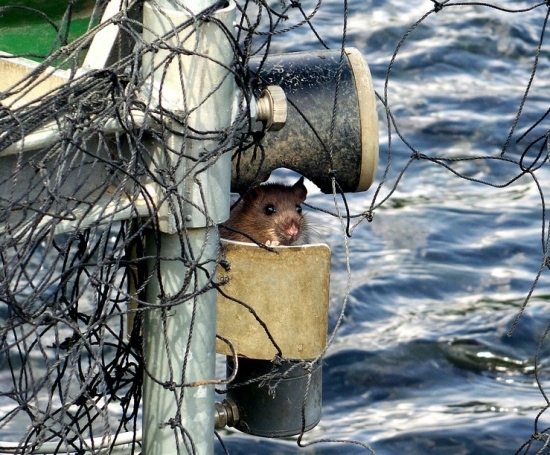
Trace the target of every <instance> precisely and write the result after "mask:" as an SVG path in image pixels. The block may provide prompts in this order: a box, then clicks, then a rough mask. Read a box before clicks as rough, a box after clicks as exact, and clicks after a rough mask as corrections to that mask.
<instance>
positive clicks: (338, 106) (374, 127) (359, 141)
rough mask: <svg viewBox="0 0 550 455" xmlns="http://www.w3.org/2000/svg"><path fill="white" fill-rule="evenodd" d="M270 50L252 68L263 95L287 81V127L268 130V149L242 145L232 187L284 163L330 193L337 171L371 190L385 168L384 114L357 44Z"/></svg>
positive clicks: (350, 185) (349, 185)
mask: <svg viewBox="0 0 550 455" xmlns="http://www.w3.org/2000/svg"><path fill="white" fill-rule="evenodd" d="M342 57H343V58H341V52H340V50H327V51H319V52H297V53H291V54H281V55H274V56H269V58H268V60H267V61H265V62H263V63H262V64H261V66H260V61H258V60H253V61H252V62H251V63H250V69H251V70H252V72H253V73H255V74H256V76H257V78H258V80H257V84H258V93H261V92H262V90H263V89H264V88H265V87H267V86H268V85H278V86H280V87H281V88H282V89H283V90H284V92H285V95H286V97H287V100H288V117H287V121H286V125H285V126H284V128H282V129H281V130H279V131H269V132H266V134H265V136H264V137H263V138H262V139H261V142H260V143H261V145H262V147H250V143H249V142H248V143H246V144H242V145H241V146H240V147H239V148H238V149H237V150H236V151H234V153H233V159H232V163H233V165H232V185H231V189H232V191H235V192H239V193H242V192H243V191H246V190H247V189H249V188H250V187H251V186H254V185H256V184H259V183H261V182H262V181H265V180H266V179H267V178H268V177H269V174H270V173H271V172H272V171H273V170H274V169H277V168H281V167H285V168H289V169H292V170H294V171H296V172H299V173H300V174H302V175H304V176H306V177H307V178H308V179H310V180H311V181H312V182H314V183H315V184H316V185H317V186H318V187H319V188H320V189H321V191H323V192H324V193H330V192H332V182H331V176H335V178H336V180H337V182H338V184H339V186H340V188H341V190H342V191H344V192H348V191H349V192H355V191H365V190H366V189H368V188H369V187H370V185H371V184H372V182H373V180H374V178H375V176H376V170H377V167H378V116H377V112H376V102H375V97H374V89H373V87H372V81H371V76H370V71H369V69H368V66H367V64H366V62H365V61H364V59H363V57H362V56H361V54H360V53H359V51H357V50H356V49H353V48H350V49H346V51H345V52H344V54H343V55H342Z"/></svg>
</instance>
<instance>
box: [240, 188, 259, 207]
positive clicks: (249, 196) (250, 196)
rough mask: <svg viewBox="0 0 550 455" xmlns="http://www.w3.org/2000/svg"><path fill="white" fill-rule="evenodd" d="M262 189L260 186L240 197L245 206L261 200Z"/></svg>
mask: <svg viewBox="0 0 550 455" xmlns="http://www.w3.org/2000/svg"><path fill="white" fill-rule="evenodd" d="M262 193H263V189H262V187H261V186H260V185H258V186H255V187H254V188H250V189H249V190H248V191H247V192H246V193H244V195H242V198H243V201H244V203H245V204H246V205H250V204H252V203H253V202H254V201H256V200H259V199H262Z"/></svg>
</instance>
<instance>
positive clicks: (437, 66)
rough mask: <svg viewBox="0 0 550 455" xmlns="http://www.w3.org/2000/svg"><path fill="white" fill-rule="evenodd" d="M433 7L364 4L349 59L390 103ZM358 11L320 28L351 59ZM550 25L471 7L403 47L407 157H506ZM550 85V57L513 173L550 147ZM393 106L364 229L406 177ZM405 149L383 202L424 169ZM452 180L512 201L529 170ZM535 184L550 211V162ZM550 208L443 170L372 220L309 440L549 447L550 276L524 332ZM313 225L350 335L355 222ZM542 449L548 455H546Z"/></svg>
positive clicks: (305, 38)
mask: <svg viewBox="0 0 550 455" xmlns="http://www.w3.org/2000/svg"><path fill="white" fill-rule="evenodd" d="M301 4H302V7H303V9H304V11H306V13H308V12H310V11H311V10H312V8H313V2H302V3H301ZM494 4H495V5H499V6H502V7H506V8H510V9H521V8H526V7H528V6H532V5H534V3H531V2H516V1H500V2H495V3H494ZM433 6H434V4H433V2H430V1H421V2H404V1H399V0H390V1H378V0H372V1H365V0H354V1H351V2H349V18H348V35H347V45H348V46H354V47H357V48H358V49H359V50H360V51H361V52H362V53H363V55H365V57H366V59H367V61H368V63H369V66H370V70H371V72H372V76H373V79H374V84H375V89H376V90H377V92H378V93H379V94H380V95H382V96H383V94H384V90H385V86H384V83H385V78H386V76H387V74H388V66H389V64H390V62H391V61H392V54H393V53H394V51H395V49H396V46H397V44H398V42H399V41H400V40H401V38H402V37H403V35H404V34H405V33H406V32H407V30H408V29H409V28H410V27H411V26H412V25H413V24H414V23H415V22H417V21H418V20H419V19H420V18H422V17H423V16H424V15H425V14H426V13H427V12H428V11H430V10H431V9H432V8H433ZM342 11H343V10H342V2H340V1H331V2H323V4H322V7H321V12H320V13H319V15H318V16H316V17H315V18H314V19H313V25H314V26H315V28H316V30H317V31H318V33H319V35H320V36H321V37H322V38H323V40H325V42H326V43H327V44H328V45H329V46H330V47H333V48H334V47H336V48H337V47H338V46H339V45H340V38H341V30H342ZM546 13H547V8H546V7H541V8H538V9H536V10H534V11H532V12H527V13H522V14H512V13H507V12H502V11H498V10H497V9H493V8H489V7H484V6H453V7H448V8H445V9H443V10H442V11H440V12H438V13H437V14H431V15H430V16H428V17H427V18H426V19H425V20H424V21H423V22H422V23H421V24H420V25H419V26H418V27H417V28H416V29H415V30H414V31H413V32H412V33H411V35H410V37H409V38H408V39H407V40H406V41H405V42H404V44H403V45H402V47H401V48H400V49H399V52H398V53H397V55H396V58H395V61H394V63H393V66H392V68H391V72H390V77H389V82H388V86H387V93H388V102H389V106H390V108H391V110H392V112H393V114H394V116H395V118H396V122H397V125H398V128H399V131H400V133H401V134H402V135H403V136H404V137H405V138H406V140H407V142H408V143H409V144H410V145H411V146H412V147H413V148H414V149H415V150H417V151H418V152H420V153H422V154H424V155H426V156H429V157H432V158H433V157H438V158H459V157H470V158H474V157H488V156H491V157H497V156H499V155H500V153H501V151H502V149H503V147H504V144H505V143H506V140H507V137H508V135H509V132H510V128H511V127H512V125H513V122H514V119H515V116H516V114H517V112H518V109H519V107H520V103H521V99H522V96H523V94H524V92H525V89H526V87H527V84H528V82H529V78H530V75H531V71H532V67H533V63H534V61H535V55H536V48H537V44H538V41H539V39H540V33H541V30H542V26H543V22H544V16H545V14H546ZM291 23H292V21H291V20H289V23H288V24H285V25H286V26H290V25H291ZM296 34H297V35H298V36H299V39H296V40H293V39H289V37H288V36H285V37H284V39H280V40H279V41H277V40H276V41H275V46H274V48H275V49H276V51H277V52H289V51H297V50H304V49H321V46H320V44H319V43H318V42H317V41H316V39H315V37H314V35H313V34H312V33H311V31H310V30H309V29H307V28H305V27H304V28H302V29H299V30H298V31H296ZM548 76H549V57H548V52H547V50H546V49H545V48H544V47H543V51H542V53H541V55H540V59H539V68H538V70H537V74H536V77H535V79H534V81H533V84H532V87H531V90H530V96H529V97H528V99H527V102H526V103H525V106H524V107H523V112H522V116H521V118H520V120H519V122H518V125H517V128H516V131H515V133H514V136H513V141H511V142H510V144H509V146H508V148H507V150H506V154H505V156H507V157H508V158H510V159H512V160H518V159H519V158H520V156H521V153H522V152H523V151H524V150H525V149H526V147H527V146H528V144H529V143H530V142H531V141H533V140H535V139H536V138H537V137H538V136H541V135H544V134H546V131H547V121H543V122H542V123H541V125H539V127H538V128H536V129H535V131H533V132H532V133H530V134H529V135H528V137H527V138H525V139H523V140H522V141H520V142H519V143H516V142H515V140H516V139H517V138H518V137H519V136H520V135H521V134H522V133H523V132H525V131H527V129H528V128H529V127H530V126H531V125H533V124H534V123H535V122H536V121H537V120H538V119H539V118H540V117H541V116H542V115H543V114H544V113H545V112H546V110H547V109H548V101H549V97H548V93H550V92H549V90H548V80H550V78H549V77H548ZM379 107H380V109H379V114H380V115H379V117H380V120H381V130H380V169H379V172H378V179H377V181H376V183H375V185H373V188H371V189H370V190H369V192H367V193H364V194H352V195H347V198H348V203H349V205H350V209H351V213H352V214H360V213H362V212H364V211H365V210H366V209H368V207H369V205H370V203H371V200H372V198H373V195H374V192H375V187H376V185H378V184H379V183H380V181H381V178H382V175H383V171H384V168H385V166H386V165H387V163H388V144H389V142H388V134H387V125H386V122H385V114H384V109H383V107H382V105H381V104H379ZM391 139H392V155H391V167H390V172H389V177H388V179H387V181H386V182H385V183H384V185H383V186H382V189H381V191H380V194H379V195H378V197H377V201H376V202H377V203H379V202H381V201H382V200H383V199H384V198H385V197H386V196H387V195H388V194H389V193H390V191H391V190H392V189H393V187H394V185H395V184H396V182H397V179H398V176H399V174H400V172H401V171H402V170H403V168H404V167H405V166H406V164H407V163H408V161H409V159H410V157H411V155H412V153H413V152H412V151H411V150H410V149H409V148H408V147H407V146H406V145H405V144H404V143H403V142H402V141H400V140H399V138H398V136H397V135H396V134H395V131H392V136H391ZM539 148H540V143H539V145H537V146H535V147H534V148H532V149H531V151H530V153H529V155H528V156H529V157H530V158H527V159H526V160H525V162H526V163H527V164H528V163H531V162H532V160H533V159H534V157H535V156H536V154H537V153H538V149H539ZM544 157H545V155H544V154H543V158H544ZM446 164H448V165H449V166H451V167H452V169H453V170H454V171H455V172H457V173H460V174H461V175H462V176H464V177H466V178H468V179H472V180H479V181H484V182H489V183H491V184H493V185H496V186H504V185H505V184H507V183H509V182H510V181H511V180H513V179H514V177H515V176H517V175H519V173H520V170H519V167H518V165H517V164H515V163H507V162H504V161H499V160H493V159H486V158H485V159H477V160H471V161H457V162H447V163H446ZM281 176H282V177H283V178H284V177H285V176H286V174H284V173H282V174H281ZM535 176H536V178H537V179H538V181H539V183H540V185H541V188H542V191H543V193H544V196H547V194H548V183H547V182H548V181H549V171H548V166H547V164H545V165H544V166H543V167H542V168H541V169H538V170H537V171H536V173H535ZM308 202H310V203H311V204H313V205H314V206H318V207H321V208H323V209H327V210H331V209H333V208H334V207H333V202H332V196H327V195H323V194H319V193H316V194H313V195H312V196H310V197H309V198H308ZM542 209H543V204H542V202H541V196H540V194H539V191H538V189H537V186H536V184H535V182H534V179H533V178H532V177H531V176H523V177H521V178H519V179H517V180H515V181H513V182H512V183H510V184H509V185H508V186H504V187H503V188H494V187H491V186H488V185H485V184H481V183H477V182H476V181H470V180H466V179H465V178H461V177H457V175H455V174H453V173H452V172H450V171H449V170H448V169H445V168H444V167H442V166H440V165H438V164H436V163H434V162H433V161H427V160H417V161H415V162H413V163H412V165H411V166H410V167H409V168H408V169H407V171H406V172H405V174H404V176H403V178H402V179H401V180H400V181H399V184H398V186H397V188H396V189H395V191H394V192H393V193H392V194H391V197H390V198H389V199H388V200H387V201H385V202H384V203H383V204H382V206H381V207H379V208H378V209H377V210H376V211H375V216H374V220H373V222H372V223H368V222H367V221H363V222H362V223H361V224H359V225H358V226H357V227H356V228H355V230H354V232H353V237H352V238H351V239H350V240H349V248H350V252H351V253H350V265H351V269H352V275H351V288H350V292H349V301H348V302H347V307H346V308H345V311H344V319H343V322H342V325H341V327H340V328H339V331H338V335H337V337H336V339H335V340H334V343H333V344H332V345H331V347H330V349H329V352H328V355H327V357H326V359H325V364H324V381H323V388H324V393H323V399H324V402H323V418H322V420H321V423H320V424H319V425H318V427H317V428H315V429H314V430H313V431H311V432H309V433H308V434H307V435H306V436H305V438H304V439H305V440H306V441H315V440H320V439H326V438H332V439H346V440H357V441H360V442H362V443H364V444H367V445H369V446H370V447H371V448H372V449H373V450H374V451H375V452H376V453H377V454H379V455H392V454H396V455H397V454H404V453H406V454H426V453H430V454H445V455H448V454H475V455H482V454H503V453H510V454H513V453H515V452H516V451H518V450H519V449H520V448H521V446H522V445H523V444H524V443H525V442H527V441H528V440H529V438H530V436H531V435H532V434H533V433H534V432H535V431H544V430H545V428H546V427H547V426H548V420H549V419H548V418H547V416H546V415H545V414H543V415H542V417H541V418H540V420H539V422H538V427H537V429H536V430H535V426H534V425H535V419H536V417H537V415H538V413H539V412H540V411H541V410H542V409H543V407H544V406H545V404H546V401H545V398H544V396H543V394H542V393H541V390H540V389H539V386H538V384H537V379H536V376H535V370H534V365H535V357H536V355H537V354H538V368H539V371H538V374H539V382H540V385H541V388H542V390H544V391H547V390H550V382H549V373H550V371H549V369H548V366H547V365H548V361H549V360H550V357H549V355H550V350H549V347H548V343H547V342H544V343H542V345H541V347H540V350H538V349H539V343H540V341H541V338H542V337H543V334H544V331H545V330H546V328H547V327H548V324H549V322H550V321H549V319H550V317H549V314H550V312H549V310H550V303H549V297H550V292H549V291H550V286H549V277H548V270H547V269H545V270H544V271H543V273H542V276H541V278H540V280H539V282H538V284H537V286H536V288H535V290H534V291H533V294H532V296H531V298H530V300H529V302H528V304H527V307H526V308H525V310H524V311H523V314H522V315H521V318H519V320H517V321H516V318H517V316H518V314H519V312H520V309H521V307H522V305H523V303H524V301H525V298H526V296H527V295H528V293H529V292H530V290H531V287H532V286H533V282H534V280H535V278H536V276H537V273H538V271H539V269H540V267H541V263H542V261H543V255H544V251H543V240H544V239H543V231H542V229H543V219H542ZM312 216H313V218H314V219H315V220H317V222H318V223H319V224H320V225H322V226H323V228H322V229H321V230H322V232H323V235H324V236H325V238H326V241H327V242H328V243H329V244H330V245H331V247H332V250H333V255H334V258H333V265H332V267H333V269H332V280H333V284H332V297H331V324H332V327H334V325H335V322H336V320H337V318H338V315H339V313H340V311H341V309H342V304H343V298H344V296H345V293H346V288H347V283H346V280H347V275H346V260H345V254H344V253H345V252H344V246H343V237H342V233H341V229H340V227H339V221H338V220H337V219H335V218H330V217H328V216H327V215H325V214H321V213H313V215H312ZM327 226H328V227H327ZM512 329H513V331H512V332H511V334H510V331H511V330H512ZM223 437H224V442H225V443H226V445H227V446H228V447H229V449H230V453H231V454H253V453H262V454H277V455H279V454H294V453H311V454H313V453H315V454H321V453H322V454H336V453H337V454H348V453H349V454H355V453H368V451H366V450H365V449H364V448H362V447H360V446H358V445H353V444H342V443H338V444H336V443H332V444H330V443H321V444H316V445H313V446H310V447H308V448H306V449H299V448H298V447H297V446H296V442H295V441H272V440H261V446H260V445H259V444H258V441H259V439H256V438H252V437H249V436H243V435H242V434H239V433H230V432H225V433H223ZM259 447H261V449H260V448H259ZM534 447H536V449H537V450H539V449H541V452H540V453H548V452H547V451H548V449H546V450H547V451H546V452H545V451H544V450H545V449H543V448H542V444H540V443H539V445H535V446H534ZM534 452H536V450H535V451H532V452H530V453H534ZM219 453H222V452H221V450H220V451H219ZM521 453H524V452H521Z"/></svg>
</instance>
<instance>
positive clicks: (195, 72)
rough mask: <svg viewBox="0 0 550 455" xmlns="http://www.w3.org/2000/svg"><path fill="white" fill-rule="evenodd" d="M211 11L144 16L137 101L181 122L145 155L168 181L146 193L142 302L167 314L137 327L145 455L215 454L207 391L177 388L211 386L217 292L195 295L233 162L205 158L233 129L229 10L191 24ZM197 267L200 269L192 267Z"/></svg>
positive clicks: (188, 4) (158, 11)
mask: <svg viewBox="0 0 550 455" xmlns="http://www.w3.org/2000/svg"><path fill="white" fill-rule="evenodd" d="M214 3H215V2H214V1H208V0H179V1H178V2H175V1H174V2H172V1H170V0H156V1H155V2H145V3H144V8H143V25H144V32H143V37H144V41H145V42H146V43H154V42H155V41H156V43H155V44H154V45H153V46H152V49H154V50H152V51H151V52H149V53H147V54H146V55H145V56H144V59H143V75H144V76H145V77H147V78H148V81H147V83H146V85H145V87H144V89H143V95H144V96H147V97H151V98H152V101H153V104H156V106H159V107H162V109H164V110H168V111H171V112H172V113H176V114H180V121H179V122H175V121H167V122H170V123H169V124H168V125H167V126H168V127H169V128H167V130H166V134H165V135H164V137H163V140H164V141H165V144H166V145H167V146H166V147H162V146H161V145H157V146H153V147H152V150H151V155H152V167H153V168H157V169H158V168H160V169H162V170H163V171H164V174H162V173H160V174H159V173H155V175H161V174H162V175H169V176H170V178H171V179H172V180H171V182H169V183H171V186H170V185H157V184H156V183H154V182H151V185H150V188H151V190H152V192H154V193H156V196H157V200H158V201H162V202H161V203H159V205H158V207H157V208H158V210H159V226H158V227H159V229H160V230H161V231H162V233H161V234H160V237H159V236H156V237H155V236H153V235H151V236H150V238H148V239H147V240H146V241H147V247H148V249H149V250H150V253H149V254H150V255H151V257H155V258H161V260H160V263H157V262H155V264H157V265H158V267H159V268H157V269H156V270H154V272H155V276H154V277H153V278H152V280H151V282H150V283H149V285H148V290H147V296H148V301H149V302H151V303H156V304H162V305H163V306H164V307H163V308H162V309H155V310H153V311H147V312H146V314H145V320H144V356H145V362H146V368H147V371H146V373H145V377H144V387H143V388H144V392H143V454H144V455H165V454H195V453H196V454H200V455H209V454H213V453H214V389H213V386H212V385H200V386H193V387H182V384H189V383H193V382H196V381H204V380H209V379H213V378H214V373H215V335H216V292H215V291H213V290H211V291H208V292H205V293H201V292H197V291H199V290H201V289H203V288H204V286H205V285H206V284H207V283H208V282H209V280H211V279H212V277H213V276H214V274H215V272H216V268H215V264H216V259H217V254H218V243H219V236H218V230H217V226H216V224H218V223H220V222H223V221H225V220H226V219H227V218H228V216H229V192H230V177H231V176H230V169H231V163H230V155H229V154H228V153H226V154H224V155H222V156H221V157H217V158H216V159H215V160H214V159H212V160H210V161H207V162H205V161H204V158H203V157H204V156H205V155H207V154H208V153H209V152H211V151H212V150H215V149H216V148H217V147H218V145H219V144H218V143H217V142H216V138H215V137H214V135H212V134H211V132H213V131H219V130H220V129H223V128H226V127H228V126H229V125H230V123H231V108H232V105H233V98H234V93H235V83H234V78H233V76H232V74H231V73H230V71H229V70H228V68H230V67H231V66H232V60H233V47H232V45H231V40H230V38H229V37H228V36H227V33H226V32H227V31H232V30H233V29H234V21H235V5H234V3H233V2H232V1H231V2H229V6H228V7H226V8H223V9H220V10H218V11H216V12H215V13H213V16H214V17H215V19H216V20H214V21H202V20H200V19H199V18H197V16H196V13H198V12H199V11H202V10H203V9H204V8H206V7H209V6H211V5H212V4H214ZM181 5H183V7H182V6H181ZM186 23H189V24H190V25H189V26H186V27H184V28H183V29H182V31H181V32H179V33H176V34H172V35H170V32H172V30H174V27H179V26H180V25H181V24H186ZM220 24H223V26H222V25H220ZM224 29H225V30H224ZM167 34H168V35H167ZM163 36H167V38H166V39H161V41H160V42H159V41H158V40H159V37H163ZM185 123H187V126H188V127H189V128H191V129H192V131H193V133H192V134H191V133H190V131H191V130H190V129H189V128H185V127H184V126H182V124H183V125H184V124H185ZM170 131H173V132H175V134H174V133H171V132H170ZM201 132H205V133H202V134H201ZM188 136H193V137H194V138H195V139H190V138H189V137H188ZM197 137H199V139H197ZM197 163H199V164H197ZM167 171H168V172H167ZM153 172H155V169H153ZM167 186H170V188H171V189H173V188H176V191H175V194H168V195H167V194H165V193H164V191H165V189H166V187H167ZM174 208H175V209H174ZM173 209H174V210H173ZM178 229H185V232H184V233H181V232H178ZM183 238H184V240H183V241H182V239H183ZM157 248H158V249H157ZM197 263H200V264H201V265H200V267H194V266H193V264H195V265H196V264H197ZM190 264H191V265H190ZM152 265H153V264H152ZM194 293H196V294H194ZM193 294H194V296H193Z"/></svg>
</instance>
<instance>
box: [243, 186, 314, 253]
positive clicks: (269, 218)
mask: <svg viewBox="0 0 550 455" xmlns="http://www.w3.org/2000/svg"><path fill="white" fill-rule="evenodd" d="M306 196H307V189H306V187H305V185H304V178H303V177H301V178H300V179H299V180H298V181H297V182H296V183H295V184H294V185H292V186H288V185H282V184H280V183H267V184H264V185H260V186H257V187H255V188H253V189H252V190H250V191H249V192H248V193H247V194H246V195H245V196H244V198H243V207H246V208H247V212H248V214H250V215H251V216H253V217H254V224H255V227H256V232H255V233H254V234H257V235H258V237H257V240H259V241H261V242H263V243H268V244H270V245H272V246H275V245H293V244H300V243H303V240H304V239H303V237H304V236H305V233H304V231H305V227H306V225H305V219H304V215H303V214H302V206H301V204H302V203H303V202H304V201H305V200H306Z"/></svg>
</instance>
